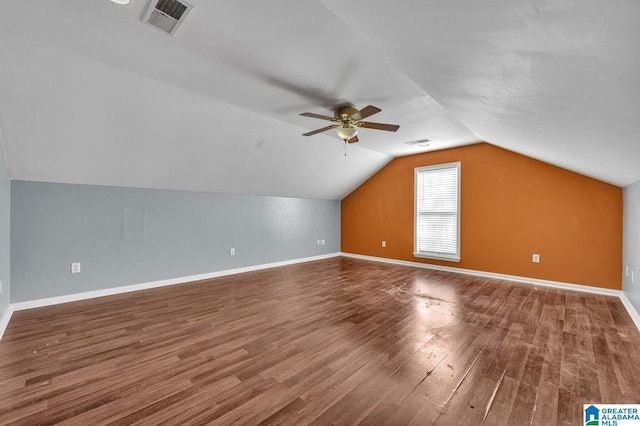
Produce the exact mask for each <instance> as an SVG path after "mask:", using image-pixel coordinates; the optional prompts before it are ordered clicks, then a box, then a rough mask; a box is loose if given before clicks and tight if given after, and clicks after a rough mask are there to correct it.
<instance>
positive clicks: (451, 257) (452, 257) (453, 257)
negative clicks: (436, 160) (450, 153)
mask: <svg viewBox="0 0 640 426" xmlns="http://www.w3.org/2000/svg"><path fill="white" fill-rule="evenodd" d="M440 169H455V170H456V173H457V178H458V181H457V189H458V191H457V196H458V197H457V198H458V199H457V201H456V203H457V209H456V212H455V213H453V212H452V213H450V214H455V215H456V222H457V226H456V231H457V235H456V252H455V253H438V252H434V251H418V217H419V215H420V212H418V176H419V174H420V173H424V172H428V171H432V170H440ZM460 174H461V173H460V162H456V163H446V164H437V165H434V166H424V167H416V168H415V172H414V190H413V203H414V207H413V214H414V218H413V255H414V257H423V258H427V259H438V260H448V261H454V262H459V261H460V180H461V179H460Z"/></svg>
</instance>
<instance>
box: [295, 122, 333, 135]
mask: <svg viewBox="0 0 640 426" xmlns="http://www.w3.org/2000/svg"><path fill="white" fill-rule="evenodd" d="M336 127H338V125H337V124H334V125H331V126H327V127H323V128H322V129H317V130H313V131H311V132H308V133H303V134H302V136H313V135H315V134H318V133H322V132H326V131H327V130H331V129H335V128H336Z"/></svg>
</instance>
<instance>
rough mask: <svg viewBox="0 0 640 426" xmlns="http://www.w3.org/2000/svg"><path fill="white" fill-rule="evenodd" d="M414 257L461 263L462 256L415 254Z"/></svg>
mask: <svg viewBox="0 0 640 426" xmlns="http://www.w3.org/2000/svg"><path fill="white" fill-rule="evenodd" d="M413 257H420V258H422V259H433V260H445V261H447V262H460V256H455V255H450V254H437V253H413Z"/></svg>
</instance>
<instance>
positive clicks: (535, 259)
mask: <svg viewBox="0 0 640 426" xmlns="http://www.w3.org/2000/svg"><path fill="white" fill-rule="evenodd" d="M531 261H532V262H533V263H540V255H539V254H534V255H533V256H532V257H531Z"/></svg>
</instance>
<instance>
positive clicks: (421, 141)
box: [405, 139, 430, 146]
mask: <svg viewBox="0 0 640 426" xmlns="http://www.w3.org/2000/svg"><path fill="white" fill-rule="evenodd" d="M429 142H430V141H429V139H418V140H417V141H409V142H405V145H419V146H429Z"/></svg>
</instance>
